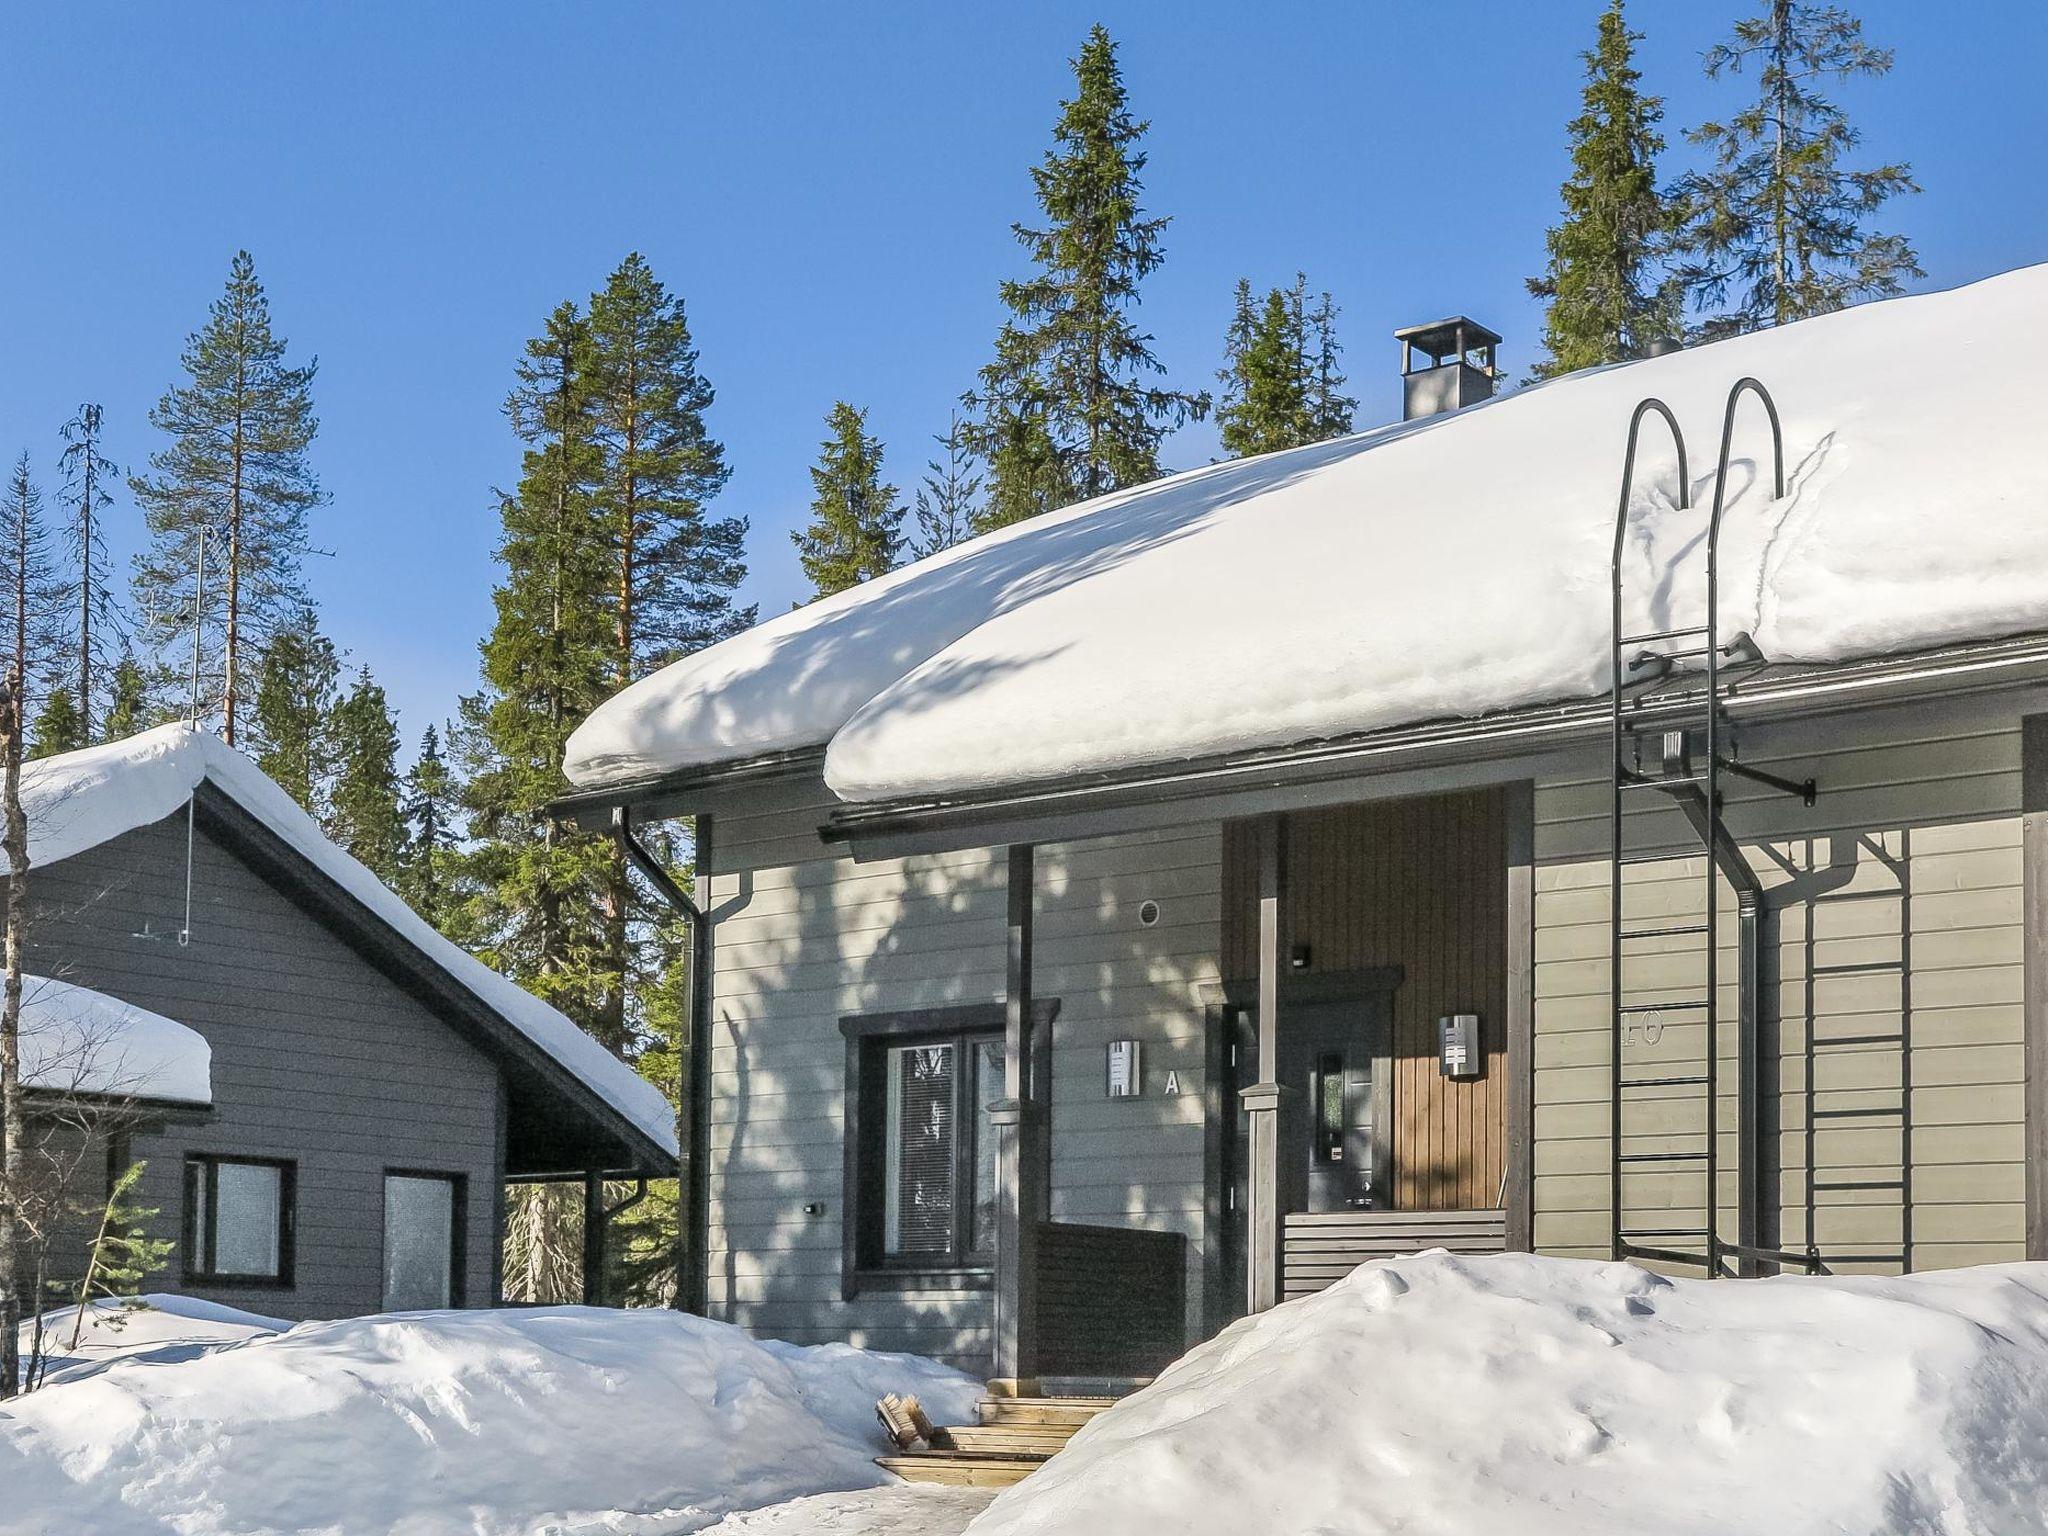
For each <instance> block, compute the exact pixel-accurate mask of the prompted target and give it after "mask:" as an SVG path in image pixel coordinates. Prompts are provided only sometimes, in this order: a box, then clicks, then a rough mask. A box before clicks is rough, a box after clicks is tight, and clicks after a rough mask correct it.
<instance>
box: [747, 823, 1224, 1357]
mask: <svg viewBox="0 0 2048 1536" xmlns="http://www.w3.org/2000/svg"><path fill="white" fill-rule="evenodd" d="M827 803H828V801H827V797H826V795H825V793H824V791H823V789H822V787H821V786H819V785H817V784H815V783H812V784H810V785H808V786H804V787H802V788H788V787H785V788H782V789H780V790H777V791H762V792H760V793H758V794H756V795H755V796H754V797H752V798H751V799H750V801H749V802H748V803H747V804H746V805H745V806H744V807H743V808H741V809H740V810H738V811H736V812H734V813H731V814H725V813H721V814H720V815H719V816H718V817H717V819H716V821H715V829H714V834H713V844H714V847H715V849H716V859H715V873H714V874H713V876H712V878H711V881H710V886H709V897H710V901H711V905H712V910H713V912H714V915H715V934H716V941H717V961H716V967H717V969H716V981H715V1008H714V1024H713V1053H714V1054H713V1065H712V1073H713V1075H712V1114H711V1128H710V1138H711V1152H712V1166H711V1172H710V1194H711V1213H710V1220H711V1244H710V1249H711V1251H710V1265H709V1267H710V1303H711V1310H712V1314H713V1315H714V1316H717V1317H722V1318H726V1319H728V1320H730V1321H733V1322H736V1323H740V1324H743V1325H745V1326H746V1327H748V1328H751V1329H753V1330H755V1331H757V1332H760V1333H763V1334H769V1335H774V1336H777V1337H781V1338H787V1339H794V1340H798V1341H813V1340H824V1339H850V1340H852V1341H854V1342H856V1343H859V1344H863V1345H867V1346H870V1347H874V1348H882V1349H908V1350H916V1351H919V1352H922V1353H927V1354H934V1355H939V1356H942V1357H945V1358H948V1359H951V1360H954V1361H957V1362H959V1363H960V1364H962V1365H963V1366H965V1367H967V1368H969V1369H985V1368H986V1366H987V1363H988V1354H989V1349H990V1338H989V1328H990V1309H989V1301H990V1298H989V1293H988V1292H987V1291H986V1290H971V1289H932V1290H921V1291H910V1292H880V1291H876V1292H869V1293H864V1294H860V1295H857V1296H855V1297H854V1298H853V1299H851V1300H844V1299H842V1295H841V1286H840V1279H841V1277H840V1265H841V1221H842V1218H843V1217H844V1215H845V1213H844V1212H843V1211H842V1209H841V1201H842V1175H843V1157H844V1124H845V1105H844V1093H843V1088H844V1076H845V1047H844V1042H843V1040H842V1037H841V1034H840V1030H839V1021H840V1019H841V1017H842V1016H844V1015H847V1014H853V1013H865V1012H889V1011H895V1010H901V1009H911V1008H922V1007H932V1006H938V1005H942V1004H952V1003H968V1002H988V1001H994V1000H996V999H999V998H1000V997H1001V996H1002V994H1003V984H1004V971H1003V967H1004V941H1005V930H1004V920H1005V896H1004V891H1005V885H1004V881H1005V874H1004V861H1003V856H1002V854H1001V853H1000V851H996V850H975V851H970V852H966V853H957V854H945V855H936V856H931V857H919V858H913V859H907V860H887V861H881V862H877V863H871V864H860V865H856V864H854V863H853V862H852V861H851V860H848V859H844V858H834V857H832V856H831V850H829V849H827V848H826V847H825V846H824V845H823V844H822V843H820V842H819V840H818V838H817V835H816V830H815V829H816V827H817V825H818V823H819V821H820V820H822V818H823V812H824V810H825V808H826V806H827ZM1220 866H1221V838H1220V830H1219V828H1218V827H1216V826H1215V825H1207V826H1201V827H1194V828H1188V829H1181V830H1176V831H1174V832H1171V833H1165V834H1148V835H1143V836H1134V837H1128V838H1114V839H1103V840H1100V841H1095V842H1090V843H1087V844H1080V845H1074V846H1070V847H1047V848H1043V849H1041V850H1040V851H1039V855H1038V860H1037V870H1036V877H1037V889H1038V893H1039V897H1038V927H1037V964H1036V969H1035V986H1036V991H1037V995H1038V996H1039V997H1040V998H1041V999H1057V1000H1058V1002H1059V1015H1058V1020H1057V1022H1056V1024H1055V1025H1054V1027H1053V1062H1052V1110H1051V1115H1052V1133H1051V1144H1052V1149H1053V1151H1052V1162H1053V1169H1052V1215H1053V1217H1054V1219H1056V1220H1065V1221H1076V1222H1087V1223H1098V1224H1103V1225H1120V1226H1135V1227H1149V1228H1155V1229H1167V1230H1175V1231H1179V1232H1183V1233H1185V1234H1187V1236H1188V1237H1189V1239H1190V1244H1189V1248H1190V1253H1189V1265H1190V1274H1189V1285H1188V1296H1189V1318H1190V1327H1191V1328H1192V1327H1193V1326H1195V1320H1196V1318H1197V1317H1198V1316H1199V1313H1198V1311H1197V1310H1196V1309H1197V1308H1198V1306H1199V1299H1200V1286H1199V1277H1200V1272H1201V1254H1202V1240H1203V1235H1204V1234H1203V1231H1202V1226H1203V1189H1204V1172H1203V1169H1204V1164H1203V1157H1204V1124H1203V1103H1204V1099H1203V1089H1204V1079H1203V1063H1204V1054H1205V1040H1204V1027H1205V1026H1204V1018H1205V1014H1204V1004H1205V1000H1206V999H1207V998H1209V997H1211V996H1213V990H1210V991H1205V989H1213V987H1214V986H1215V984H1216V982H1217V979H1218V973H1217V966H1216V945H1217V934H1218V931H1219V911H1220V909H1219V905H1218V903H1219V896H1218V891H1219V884H1220V873H1221V869H1220ZM1148 900H1149V901H1155V902H1157V903H1158V904H1159V908H1160V915H1159V919H1158V921H1157V922H1156V923H1155V924H1153V925H1150V926H1146V925H1143V924H1141V923H1140V921H1139V917H1138V912H1139V908H1140V907H1141V906H1142V905H1143V904H1144V903H1145V902H1146V901H1148ZM1119 1037H1132V1038H1137V1039H1139V1040H1141V1041H1143V1042H1144V1052H1145V1061H1144V1072H1145V1080H1146V1081H1145V1094H1144V1096H1143V1097H1141V1098H1138V1099H1135V1100H1119V1101H1111V1100H1108V1099H1107V1098H1106V1097H1105V1094H1104V1086H1103V1083H1104V1051H1105V1047H1106V1044H1107V1042H1108V1041H1109V1040H1111V1039H1113V1038H1119ZM1169 1073H1174V1074H1177V1076H1178V1080H1179V1086H1180V1090H1181V1091H1180V1093H1179V1095H1178V1096H1172V1097H1170V1096H1168V1095H1166V1093H1165V1091H1164V1088H1165V1084H1166V1080H1167V1075H1168V1074H1169ZM810 1203H820V1204H822V1205H823V1207H824V1211H823V1214H820V1215H816V1216H806V1215H805V1214H804V1206H805V1205H806V1204H810Z"/></svg>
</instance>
